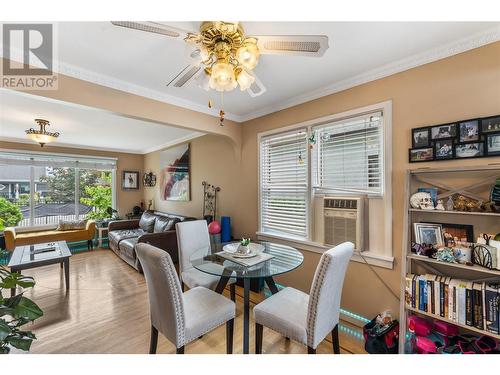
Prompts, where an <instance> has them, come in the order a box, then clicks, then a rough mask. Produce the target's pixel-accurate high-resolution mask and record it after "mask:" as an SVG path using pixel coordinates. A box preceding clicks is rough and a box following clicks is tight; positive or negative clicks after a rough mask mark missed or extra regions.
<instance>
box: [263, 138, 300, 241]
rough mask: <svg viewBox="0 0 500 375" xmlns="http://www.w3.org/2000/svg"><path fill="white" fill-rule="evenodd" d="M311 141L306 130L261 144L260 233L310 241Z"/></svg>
mask: <svg viewBox="0 0 500 375" xmlns="http://www.w3.org/2000/svg"><path fill="white" fill-rule="evenodd" d="M307 176H308V141H307V131H306V129H301V130H297V131H294V132H291V133H286V134H279V135H275V136H270V137H265V138H262V139H261V142H260V230H261V231H262V232H266V233H270V234H278V235H284V236H287V237H290V236H292V237H297V238H301V239H305V238H307V237H308V219H307V216H308V215H307V211H308V177H307Z"/></svg>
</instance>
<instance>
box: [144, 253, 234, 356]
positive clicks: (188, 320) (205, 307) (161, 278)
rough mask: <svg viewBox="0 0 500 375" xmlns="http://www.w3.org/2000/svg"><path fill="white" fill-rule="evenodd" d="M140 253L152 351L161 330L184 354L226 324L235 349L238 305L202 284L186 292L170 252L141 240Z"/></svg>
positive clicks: (229, 348) (228, 342) (229, 350)
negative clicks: (146, 290) (188, 346)
mask: <svg viewBox="0 0 500 375" xmlns="http://www.w3.org/2000/svg"><path fill="white" fill-rule="evenodd" d="M137 256H138V257H139V260H140V261H141V265H142V268H143V271H144V276H145V278H146V284H147V288H148V297H149V305H150V314H151V342H150V346H149V353H150V354H155V353H156V346H157V343H158V331H159V332H160V333H161V334H163V335H164V336H165V337H166V338H167V339H168V340H169V341H170V342H172V343H173V344H174V345H175V347H176V348H177V354H184V347H185V345H186V344H189V343H190V342H191V341H194V340H195V339H197V338H199V337H201V336H203V335H204V334H206V333H208V332H210V331H212V330H213V329H215V328H217V327H219V326H221V325H222V324H224V323H226V349H227V353H228V354H231V353H232V352H233V332H234V317H235V312H236V308H235V304H234V302H233V301H231V300H229V299H228V298H226V297H224V296H223V295H221V294H218V293H216V292H214V291H213V290H210V289H207V288H203V287H201V286H199V287H195V288H192V289H189V290H188V291H187V292H185V293H183V292H182V290H181V284H180V282H179V278H178V277H177V273H176V272H175V267H174V263H173V262H172V258H171V257H170V255H169V254H168V253H167V252H166V251H164V250H161V249H158V248H157V247H154V246H151V245H148V244H145V243H141V244H138V245H137Z"/></svg>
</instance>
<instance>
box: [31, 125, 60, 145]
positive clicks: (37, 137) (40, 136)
mask: <svg viewBox="0 0 500 375" xmlns="http://www.w3.org/2000/svg"><path fill="white" fill-rule="evenodd" d="M35 122H36V123H37V124H38V126H40V129H38V130H36V129H33V128H30V129H28V130H26V135H27V137H28V138H29V139H31V140H33V141H35V142H37V143H39V144H40V147H43V145H44V144H46V143H49V142H54V141H55V140H56V139H57V137H59V133H58V132H54V133H51V132H49V131H47V129H46V127H47V126H50V122H49V121H47V120H43V119H39V118H36V119H35Z"/></svg>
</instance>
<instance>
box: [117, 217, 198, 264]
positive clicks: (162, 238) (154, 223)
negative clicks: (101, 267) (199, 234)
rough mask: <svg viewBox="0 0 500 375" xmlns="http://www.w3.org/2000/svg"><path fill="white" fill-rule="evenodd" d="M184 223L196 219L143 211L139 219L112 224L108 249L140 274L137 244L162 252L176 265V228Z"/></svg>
mask: <svg viewBox="0 0 500 375" xmlns="http://www.w3.org/2000/svg"><path fill="white" fill-rule="evenodd" d="M185 220H195V218H191V217H186V216H180V215H174V214H170V213H166V212H159V211H145V212H144V213H143V214H142V216H141V218H140V219H135V220H119V221H112V222H110V223H109V227H108V238H109V248H110V249H111V250H113V251H114V252H115V253H116V255H118V256H119V257H120V258H122V259H123V260H124V261H125V262H127V263H128V264H130V265H131V266H132V267H134V268H135V269H136V270H138V271H139V272H142V267H141V263H140V262H139V259H138V258H137V255H136V252H135V246H136V245H137V244H138V243H148V244H150V245H153V246H155V247H157V248H160V249H162V250H165V251H166V252H168V253H169V254H170V256H171V257H172V260H173V261H174V263H176V262H178V258H179V256H178V249H177V234H176V232H175V224H176V223H178V222H180V221H185Z"/></svg>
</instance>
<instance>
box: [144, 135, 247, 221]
mask: <svg viewBox="0 0 500 375" xmlns="http://www.w3.org/2000/svg"><path fill="white" fill-rule="evenodd" d="M190 144H191V200H190V201H189V202H176V201H164V200H160V188H159V181H160V174H159V173H160V151H156V152H152V153H150V154H146V155H145V157H144V171H146V172H149V171H152V172H153V173H155V174H156V175H157V178H158V183H157V185H156V186H155V187H151V188H144V202H145V203H146V205H147V202H148V199H154V204H155V209H157V210H159V211H166V212H172V213H177V214H182V215H187V216H194V217H198V218H201V216H202V210H203V186H202V184H201V183H202V181H207V182H208V183H209V184H212V185H215V186H219V187H220V188H221V191H220V192H219V193H218V196H217V214H218V216H220V215H224V216H231V217H232V219H233V220H234V218H235V216H236V215H237V214H239V213H240V212H239V199H241V196H240V194H239V192H238V191H237V189H236V188H235V185H236V184H237V179H238V176H239V162H238V161H237V160H236V157H235V153H234V150H233V147H232V145H231V142H230V141H229V140H228V139H227V138H224V137H221V136H216V135H205V136H202V137H200V138H196V139H194V140H192V141H191V142H190Z"/></svg>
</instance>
